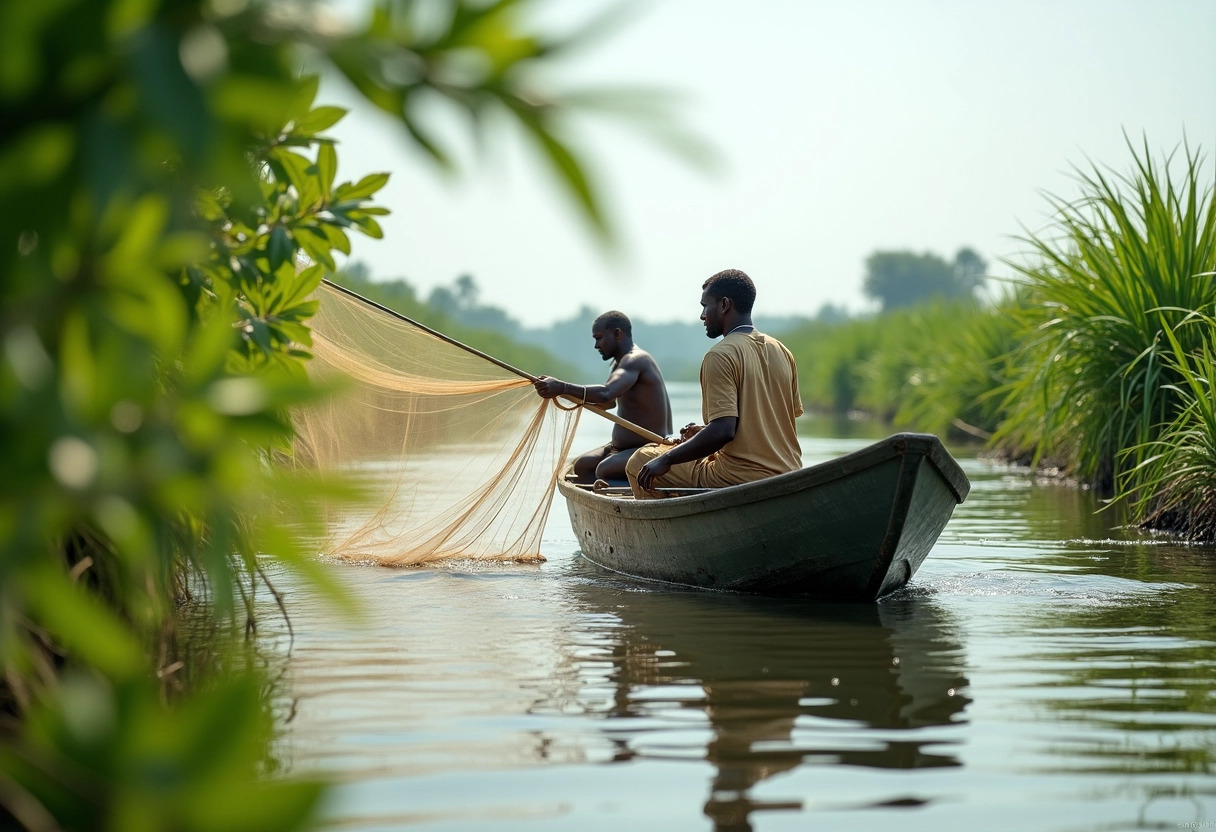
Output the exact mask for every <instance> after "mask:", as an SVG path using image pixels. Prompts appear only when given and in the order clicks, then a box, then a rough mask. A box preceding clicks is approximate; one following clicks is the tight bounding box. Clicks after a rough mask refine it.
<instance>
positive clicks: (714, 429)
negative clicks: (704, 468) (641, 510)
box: [638, 416, 739, 491]
mask: <svg viewBox="0 0 1216 832" xmlns="http://www.w3.org/2000/svg"><path fill="white" fill-rule="evenodd" d="M738 427H739V417H738V416H720V417H718V418H717V419H714V420H713V421H711V422H710V423H709V424H708V425H706V426H705V427H703V428H701V429H700V430H699V431H697V432H696V433H694V434H693V435H692V437H691V438H689V439H687V440H685V441H683V442H681V443H680V444H679V445H676V446H675V447H674V448H672V449H671V450H670V451H667V452H666V453H664V454H662V455H660V456H657V457H655V458H654V459H652V460H650V462H647V463H646V464H645V465H643V466H642V470H640V471H638V485H640V486H642V488H644V489H646V490H647V491H649V490H650V488H651V486H652V485H653V484H654V480H655V478H656V477H661V476H663V475H664V474H666V473H667V472H668V471H670V470H671V466H673V465H679V464H680V463H682V462H692V461H693V460H697V459H703V458H705V457H707V456H709V455H710V454H712V453H716V452H717V451H720V450H722V449H723V448H725V447H726V445H727V444H728V443H729V442H730V441H731V440H732V439H734V438H735V431H736V430H737V429H738Z"/></svg>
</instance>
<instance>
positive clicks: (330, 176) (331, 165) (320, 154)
mask: <svg viewBox="0 0 1216 832" xmlns="http://www.w3.org/2000/svg"><path fill="white" fill-rule="evenodd" d="M317 173H318V175H319V177H320V180H321V196H322V197H324V198H325V199H326V200H328V199H329V197H330V194H331V193H332V192H333V187H334V177H335V176H336V175H337V173H338V152H337V151H336V150H334V146H333V144H332V143H330V142H324V143H322V144H321V147H320V148H318V149H317Z"/></svg>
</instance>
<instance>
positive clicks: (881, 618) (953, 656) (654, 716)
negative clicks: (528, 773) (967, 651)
mask: <svg viewBox="0 0 1216 832" xmlns="http://www.w3.org/2000/svg"><path fill="white" fill-rule="evenodd" d="M576 591H577V592H578V594H579V596H580V597H581V598H582V599H583V601H584V602H585V603H586V605H587V607H588V609H589V611H590V612H592V613H593V615H594V616H595V620H596V621H598V622H600V624H601V626H600V627H599V628H596V627H592V628H591V629H590V630H589V633H588V634H589V635H590V636H592V637H593V638H595V639H596V640H597V642H598V643H599V644H600V645H601V647H602V648H603V650H602V653H601V655H599V656H597V657H596V662H597V664H596V666H597V667H599V668H600V670H599V672H598V673H597V674H594V675H593V676H592V677H591V678H587V679H585V682H586V685H587V688H588V689H589V690H596V689H598V688H599V686H600V685H601V684H603V683H609V684H610V685H611V688H610V689H611V691H612V693H611V696H610V697H609V698H608V701H607V707H606V712H605V716H606V718H607V719H608V720H609V722H608V724H607V725H606V726H605V728H604V730H605V731H606V732H607V733H608V734H610V735H611V736H612V737H613V739H614V742H615V744H616V746H617V748H618V753H617V755H616V758H617V759H618V760H626V759H630V760H631V759H635V758H639V757H642V758H652V759H653V758H663V757H689V756H693V755H694V754H696V755H698V756H700V755H703V756H704V759H706V760H707V761H709V762H710V763H712V764H713V766H714V767H715V773H714V775H713V777H712V782H711V783H710V787H709V795H708V798H707V800H706V802H705V805H704V813H705V815H707V816H708V817H709V818H710V819H711V820H712V821H713V824H714V829H717V830H749V829H751V828H752V827H751V821H750V816H751V814H752V813H753V812H756V811H765V810H779V809H792V810H800V809H802V808H803V801H802V799H801V798H800V797H799V796H797V795H795V796H793V797H791V798H790V799H788V800H787V799H777V800H761V799H757V798H755V797H753V795H752V794H751V793H752V790H753V787H754V786H756V785H757V784H758V783H760V782H761V781H764V780H766V779H769V778H772V777H774V776H775V775H778V774H780V773H782V772H786V771H789V770H791V769H794V768H796V767H799V766H816V765H818V766H841V765H844V766H863V767H869V768H880V769H918V768H932V767H952V766H958V765H960V761H959V759H958V757H957V756H956V751H957V745H958V741H959V740H958V736H957V732H956V730H952V726H956V725H959V724H962V723H964V722H965V719H964V716H963V714H964V710H965V708H966V706H967V704H968V703H969V702H970V700H969V699H968V697H967V696H966V694H965V691H964V689H965V687H966V685H967V683H968V682H967V678H966V676H965V675H964V656H963V650H962V647H961V645H960V644H959V642H958V640H957V638H958V635H957V634H958V626H957V624H956V623H955V622H953V621H951V620H950V616H949V615H948V614H947V613H946V612H945V611H944V610H942V609H941V608H940V607H938V606H937V605H936V604H935V603H934V602H933V601H932V600H931V599H926V598H904V599H896V600H892V601H888V602H886V603H883V604H879V605H830V604H826V605H825V604H820V605H816V606H813V607H808V606H807V605H806V604H805V603H799V602H797V601H789V600H774V599H755V598H749V597H746V596H731V595H719V594H715V593H703V592H702V593H686V592H672V591H670V590H664V591H661V592H660V591H639V590H637V589H636V588H632V589H624V588H622V589H612V588H610V587H606V586H604V585H603V583H602V582H600V583H587V584H585V585H583V586H582V587H581V588H579V589H578V590H576ZM605 634H607V635H608V638H607V639H605V638H603V636H604V635H605ZM605 660H606V663H605ZM597 676H598V677H599V678H596V677H597ZM690 716H691V717H693V718H694V719H693V720H692V724H698V723H700V724H702V725H703V726H704V727H705V728H707V729H708V732H707V737H708V738H706V732H697V733H690V732H689V731H688V730H687V728H688V725H689V724H690V719H689V717H690ZM697 718H700V719H697ZM656 721H662V722H664V723H666V724H667V725H668V726H670V727H671V728H672V729H675V728H677V727H679V726H683V727H684V730H683V731H682V732H681V731H672V730H669V731H667V732H660V736H659V738H657V740H656V737H655V736H654V732H655V724H656ZM943 729H945V730H943ZM905 801H906V802H905V805H916V804H917V803H918V802H919V801H918V800H917V799H916V798H905Z"/></svg>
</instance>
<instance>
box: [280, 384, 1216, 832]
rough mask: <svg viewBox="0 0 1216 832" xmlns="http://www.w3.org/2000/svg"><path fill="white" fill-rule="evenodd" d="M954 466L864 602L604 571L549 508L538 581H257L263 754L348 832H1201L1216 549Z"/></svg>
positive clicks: (868, 434) (339, 575) (456, 576)
mask: <svg viewBox="0 0 1216 832" xmlns="http://www.w3.org/2000/svg"><path fill="white" fill-rule="evenodd" d="M673 398H675V403H676V406H677V413H676V421H677V423H680V424H683V423H684V422H687V421H691V420H693V419H695V418H696V416H697V414H696V412H695V411H696V400H695V388H694V390H693V392H690V391H688V390H681V391H679V395H678V396H676V397H673ZM698 421H699V420H698ZM803 430H804V431H805V435H804V436H803V437H802V444H803V450H804V455H805V457H806V461H807V462H808V463H813V462H817V461H821V460H824V459H829V458H831V457H833V456H836V455H839V454H841V453H845V452H847V451H851V450H854V449H856V448H859V447H861V446H863V445H864V444H866V443H867V442H868V441H871V440H872V439H873V438H876V437H877V436H878V435H881V433H879V434H875V433H874V429H873V428H867V427H864V426H859V425H856V424H852V423H844V424H843V425H841V424H824V423H816V422H810V421H808V422H807V424H806V425H805V426H804V427H803ZM607 431H608V428H607V427H606V426H605V425H604V423H600V422H598V420H592V419H591V418H590V417H587V418H585V419H584V420H583V424H582V425H580V439H579V445H578V447H580V448H581V447H583V446H588V447H589V446H592V445H594V444H595V443H596V442H597V441H603V440H602V438H601V436H602V435H606V434H607ZM952 451H953V452H954V453H955V455H956V457H957V458H958V459H959V461H960V462H961V464H962V465H963V467H964V469H965V471H966V472H967V475H968V477H970V479H971V482H972V491H971V494H970V496H969V497H968V499H967V501H966V502H965V503H964V504H963V505H961V506H959V507H958V509H957V510H956V511H955V514H954V517H953V519H952V520H951V521H950V523H949V525H948V526H947V527H946V529H945V531H944V533H943V534H942V537H941V539H940V540H939V542H938V544H937V546H936V547H935V548H934V549H933V551H932V552H931V553H930V555H929V557H928V559H927V560H926V561H925V564H924V565H923V566H922V567H921V569H920V571H919V572H918V573H917V575H916V576H915V577H914V579H913V581H912V583H911V584H910V585H909V586H908V587H906V588H905V589H903V590H901V591H900V592H898V593H896V594H895V595H893V596H890V597H888V598H886V599H884V600H883V601H882V602H880V603H878V604H863V605H832V604H822V603H814V604H807V603H805V602H797V601H785V600H774V599H764V598H753V597H746V596H737V595H726V594H721V593H710V592H699V591H682V590H679V589H671V588H662V587H658V586H655V585H652V584H645V583H641V582H637V581H632V580H629V579H626V578H623V577H620V576H616V575H613V574H612V573H608V572H606V571H604V570H602V569H600V568H598V567H596V566H594V565H593V564H590V563H588V562H587V561H585V560H583V559H582V558H581V557H580V556H579V554H578V543H577V541H576V540H575V537H574V534H573V533H572V531H571V530H570V527H569V521H568V518H567V517H566V513H565V506H564V504H563V502H562V501H561V499H560V498H558V499H557V500H556V501H555V503H554V506H553V510H552V512H551V513H550V516H549V522H548V525H547V528H546V535H545V539H544V543H543V548H542V551H543V553H544V554H545V555H546V557H547V558H548V561H547V562H546V563H544V564H541V565H514V564H508V565H502V564H494V565H479V564H475V563H468V564H460V565H456V566H446V567H443V568H433V569H407V570H388V569H382V568H374V567H356V566H347V565H338V564H333V565H329V566H327V567H326V569H327V570H328V571H329V572H330V573H331V574H332V575H333V576H334V578H335V579H336V580H337V581H339V582H340V583H341V584H342V585H344V586H345V587H346V588H347V590H348V594H349V595H350V597H351V598H352V599H353V601H354V604H353V609H343V608H340V607H336V606H335V605H334V604H333V603H332V602H331V601H329V600H328V599H327V598H326V597H325V596H324V595H323V594H322V593H320V592H318V591H316V590H315V589H312V588H311V587H309V586H307V585H302V584H300V583H298V582H295V581H293V580H292V578H291V576H289V575H285V574H278V575H276V584H277V586H278V588H279V590H280V591H281V592H282V593H283V595H284V596H285V600H286V604H287V608H288V610H289V612H290V615H291V623H292V627H293V629H294V639H291V640H289V639H287V638H286V637H285V635H284V632H283V630H282V627H281V626H275V625H274V624H273V623H271V624H270V626H268V627H267V628H266V635H265V636H264V642H265V646H266V649H267V651H268V653H269V655H270V656H271V657H272V658H273V659H275V660H276V663H277V664H278V665H279V666H281V668H282V681H281V684H280V686H279V693H278V696H277V700H276V707H277V708H278V710H279V712H280V714H281V716H282V723H283V725H282V734H281V736H280V738H279V740H278V742H277V745H276V756H277V757H278V759H279V760H280V761H281V763H282V765H283V767H284V768H285V769H286V770H287V771H289V772H295V773H300V774H313V773H315V772H318V771H319V772H324V773H327V774H328V775H329V776H330V777H331V778H332V779H333V780H334V782H335V783H336V785H335V788H334V789H333V791H332V793H331V796H330V799H329V801H328V802H327V804H326V808H325V817H326V819H327V823H329V824H331V825H332V827H333V828H336V829H343V830H386V829H412V830H445V832H446V831H448V830H451V831H453V832H454V831H455V830H470V831H472V830H478V831H480V830H489V832H517V831H518V832H523V831H524V830H528V832H531V831H532V830H577V831H578V832H591V830H605V831H607V830H612V831H613V832H616V831H617V830H651V829H654V830H808V829H816V830H819V829H823V830H831V829H842V830H843V829H852V830H857V829H862V830H869V829H888V828H899V829H901V830H922V829H923V830H954V829H967V830H974V829H984V830H1030V829H1034V830H1060V831H1061V832H1066V831H1067V832H1074V830H1095V831H1096V830H1101V831H1102V832H1107V831H1108V830H1124V829H1178V828H1212V829H1216V779H1214V778H1213V776H1212V774H1213V768H1214V767H1216V696H1214V690H1216V649H1214V642H1216V595H1214V594H1213V590H1214V589H1216V581H1214V580H1213V572H1214V570H1216V549H1214V548H1212V547H1199V546H1185V545H1178V544H1176V543H1171V542H1167V541H1163V540H1159V539H1153V538H1150V537H1146V536H1144V535H1142V534H1139V533H1136V532H1134V531H1128V530H1124V529H1121V528H1119V517H1118V516H1117V515H1115V514H1113V513H1110V512H1101V513H1097V512H1096V509H1097V508H1098V507H1099V504H1098V501H1097V500H1096V499H1095V498H1094V496H1093V495H1092V494H1091V493H1089V492H1087V491H1082V490H1079V489H1075V488H1070V487H1067V486H1062V485H1058V484H1049V483H1041V482H1035V481H1034V480H1033V478H1032V477H1030V476H1029V475H1028V474H1027V473H1026V472H1024V471H1019V470H1012V469H1006V468H1002V467H999V466H994V465H991V464H988V463H984V462H981V461H978V460H977V459H976V458H975V452H974V450H968V449H965V448H952ZM272 621H273V618H272Z"/></svg>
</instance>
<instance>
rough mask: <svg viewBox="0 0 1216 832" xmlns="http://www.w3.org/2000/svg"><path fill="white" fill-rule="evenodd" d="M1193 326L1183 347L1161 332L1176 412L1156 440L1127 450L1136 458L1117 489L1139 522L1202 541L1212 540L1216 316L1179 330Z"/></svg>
mask: <svg viewBox="0 0 1216 832" xmlns="http://www.w3.org/2000/svg"><path fill="white" fill-rule="evenodd" d="M1188 329H1191V330H1198V331H1199V332H1200V338H1201V339H1202V341H1203V342H1202V343H1201V345H1200V346H1199V348H1198V349H1197V350H1194V351H1188V350H1187V349H1186V348H1185V347H1183V346H1182V341H1181V339H1180V338H1179V337H1178V334H1177V332H1176V331H1174V330H1166V331H1165V337H1166V340H1167V341H1168V342H1169V347H1170V353H1169V354H1168V355H1166V356H1165V357H1164V361H1165V363H1166V364H1167V366H1168V367H1169V368H1170V371H1171V372H1173V373H1174V374H1176V375H1177V376H1178V377H1179V378H1180V379H1181V381H1180V382H1179V383H1178V384H1176V385H1172V392H1173V393H1174V394H1175V395H1176V396H1177V397H1178V401H1179V404H1180V409H1179V412H1178V415H1177V416H1176V417H1175V418H1174V419H1173V421H1171V422H1169V423H1168V424H1167V425H1165V426H1164V427H1163V428H1162V429H1161V432H1160V434H1159V437H1158V438H1157V439H1154V440H1152V441H1149V442H1147V443H1145V444H1144V445H1141V446H1138V447H1136V448H1131V449H1129V450H1128V451H1126V452H1125V454H1126V455H1127V456H1130V457H1134V458H1136V459H1138V460H1139V462H1138V464H1136V465H1134V466H1132V467H1130V468H1129V469H1128V470H1127V471H1126V472H1124V474H1123V475H1122V476H1121V478H1120V482H1119V491H1120V493H1121V494H1122V495H1124V497H1125V498H1126V499H1127V501H1128V502H1129V504H1130V505H1131V507H1132V515H1133V518H1134V519H1136V520H1138V521H1140V522H1141V524H1143V525H1145V526H1147V527H1150V528H1157V529H1162V530H1166V531H1170V532H1175V533H1178V534H1181V535H1183V536H1185V537H1192V538H1197V539H1204V540H1213V539H1216V388H1213V382H1214V381H1216V345H1213V343H1212V337H1213V333H1216V319H1213V318H1212V317H1209V316H1206V315H1195V316H1193V317H1190V318H1188V319H1186V320H1185V321H1184V322H1183V323H1182V324H1181V325H1180V326H1179V328H1178V331H1185V330H1188Z"/></svg>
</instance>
